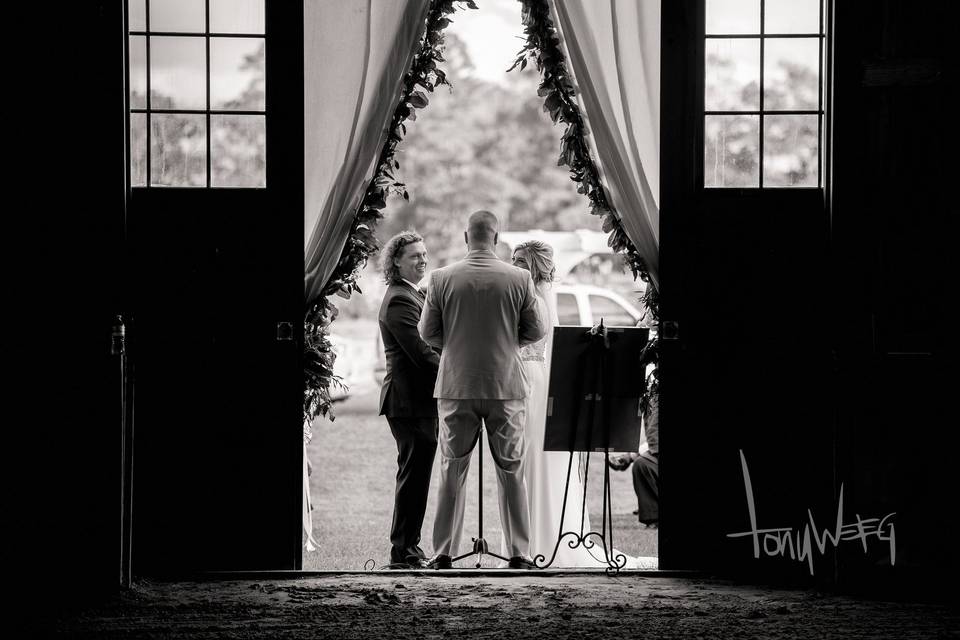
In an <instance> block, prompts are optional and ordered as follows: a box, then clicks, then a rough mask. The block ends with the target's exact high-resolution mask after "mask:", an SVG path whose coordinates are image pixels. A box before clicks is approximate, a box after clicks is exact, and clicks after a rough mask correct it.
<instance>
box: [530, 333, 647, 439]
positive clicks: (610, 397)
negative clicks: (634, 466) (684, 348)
mask: <svg viewBox="0 0 960 640" xmlns="http://www.w3.org/2000/svg"><path fill="white" fill-rule="evenodd" d="M648 335H649V330H648V329H643V328H639V327H636V328H634V327H608V328H606V339H604V337H603V336H600V335H593V334H591V332H590V329H589V328H587V327H554V328H553V350H552V352H551V354H552V355H551V357H552V360H551V365H550V387H549V391H548V396H547V424H546V431H545V434H544V441H543V449H544V451H636V450H637V449H638V448H639V447H640V432H641V411H640V398H641V397H642V395H643V392H644V388H645V384H646V376H645V372H644V367H643V366H642V365H641V364H640V354H641V353H642V351H643V347H644V345H646V344H647V338H648Z"/></svg>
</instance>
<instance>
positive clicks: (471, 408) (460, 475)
mask: <svg viewBox="0 0 960 640" xmlns="http://www.w3.org/2000/svg"><path fill="white" fill-rule="evenodd" d="M524 406H525V405H524V399H523V398H518V399H514V400H452V399H446V398H440V399H439V400H438V401H437V408H438V410H439V413H440V487H439V489H438V491H437V517H436V520H435V521H434V526H433V549H434V552H435V553H438V554H445V555H449V556H456V555H458V550H459V548H460V537H461V534H462V533H463V510H464V504H465V500H466V492H465V488H466V483H467V471H468V470H469V468H470V456H471V453H472V452H473V449H474V447H476V445H477V440H478V439H479V437H480V429H481V426H483V427H485V428H486V430H487V440H488V441H489V443H490V453H491V455H492V457H493V461H494V465H495V466H496V469H497V488H498V491H499V496H500V523H501V525H502V527H503V536H504V541H505V543H506V549H507V551H508V552H509V553H510V556H511V557H512V556H521V555H522V556H527V555H528V554H529V547H530V514H529V511H528V507H527V485H526V481H525V480H524V477H523V454H524V439H523V423H524V419H525V409H524ZM482 453H483V452H481V455H482Z"/></svg>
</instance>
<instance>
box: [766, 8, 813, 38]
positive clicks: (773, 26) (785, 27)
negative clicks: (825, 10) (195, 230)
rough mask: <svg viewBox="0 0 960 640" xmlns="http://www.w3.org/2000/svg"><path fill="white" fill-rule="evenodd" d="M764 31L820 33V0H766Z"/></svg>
mask: <svg viewBox="0 0 960 640" xmlns="http://www.w3.org/2000/svg"><path fill="white" fill-rule="evenodd" d="M763 20H764V28H763V31H764V33H820V0H766V2H765V3H764V9H763Z"/></svg>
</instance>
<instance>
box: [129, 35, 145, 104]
mask: <svg viewBox="0 0 960 640" xmlns="http://www.w3.org/2000/svg"><path fill="white" fill-rule="evenodd" d="M129 84H130V108H131V109H146V108H147V39H146V37H145V36H130V82H129Z"/></svg>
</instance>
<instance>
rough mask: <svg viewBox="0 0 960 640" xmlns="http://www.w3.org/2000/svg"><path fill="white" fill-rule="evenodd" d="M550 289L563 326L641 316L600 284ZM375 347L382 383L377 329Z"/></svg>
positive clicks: (617, 322)
mask: <svg viewBox="0 0 960 640" xmlns="http://www.w3.org/2000/svg"><path fill="white" fill-rule="evenodd" d="M550 291H551V292H552V295H554V296H555V298H556V306H557V316H558V317H559V321H560V324H561V325H563V326H581V327H592V326H593V325H595V324H597V323H598V322H600V318H603V323H604V324H605V325H606V326H608V327H635V326H637V323H638V322H639V321H640V318H641V317H642V316H643V313H642V312H641V311H640V310H639V309H637V308H636V307H635V306H634V305H633V304H631V303H630V302H629V301H627V300H626V299H624V298H623V296H621V295H619V294H617V293H615V292H613V291H610V290H609V289H604V288H603V287H596V286H593V285H586V284H561V283H556V284H554V285H553V286H552V287H551V288H550ZM375 349H376V350H375V353H376V354H377V356H376V363H375V364H374V367H373V377H374V380H375V381H376V383H377V384H378V385H379V384H381V383H383V376H384V375H385V374H386V372H387V361H386V357H385V356H384V353H383V343H382V342H381V340H380V332H379V331H378V332H377V337H376V347H375Z"/></svg>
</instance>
